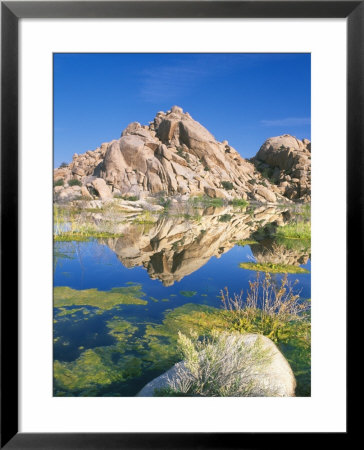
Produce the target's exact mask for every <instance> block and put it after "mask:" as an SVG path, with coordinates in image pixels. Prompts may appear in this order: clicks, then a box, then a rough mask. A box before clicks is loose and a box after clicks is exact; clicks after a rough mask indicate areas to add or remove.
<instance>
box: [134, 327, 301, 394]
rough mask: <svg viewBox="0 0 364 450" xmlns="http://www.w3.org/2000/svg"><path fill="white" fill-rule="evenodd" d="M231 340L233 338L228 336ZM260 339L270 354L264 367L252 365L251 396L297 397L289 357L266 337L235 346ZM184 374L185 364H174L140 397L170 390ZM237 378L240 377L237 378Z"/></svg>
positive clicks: (245, 338) (250, 337) (242, 339)
mask: <svg viewBox="0 0 364 450" xmlns="http://www.w3.org/2000/svg"><path fill="white" fill-rule="evenodd" d="M229 337H230V336H229ZM257 340H259V341H258V342H259V344H260V345H261V347H262V350H263V351H265V352H267V357H266V361H265V364H263V365H262V363H261V362H260V364H259V365H258V361H257V363H256V366H254V365H253V366H251V367H250V368H249V370H250V376H248V377H247V375H245V377H246V378H248V380H247V382H249V384H250V385H251V387H250V392H249V397H294V396H295V389H296V379H295V377H294V374H293V372H292V369H291V366H290V365H289V363H288V361H287V360H286V358H285V357H284V356H283V355H282V353H281V352H280V351H279V350H278V348H277V346H276V345H275V344H274V343H273V342H272V341H271V340H270V339H268V338H267V337H265V336H262V335H258V334H248V333H245V334H242V335H240V336H239V339H238V342H235V343H234V344H235V345H240V346H241V345H242V343H243V344H244V345H252V344H254V343H255V342H256V341H257ZM181 371H187V373H188V369H187V368H186V367H185V365H184V362H183V361H182V362H179V363H177V364H175V365H174V366H173V367H172V368H171V369H170V370H168V371H167V372H165V373H164V374H162V375H160V376H159V377H157V378H155V379H154V380H152V381H150V382H149V383H148V384H147V385H145V386H144V387H143V389H142V390H141V391H140V392H139V393H138V394H137V397H153V396H154V393H155V392H154V391H155V389H163V388H168V387H169V386H170V383H171V382H172V383H173V381H174V380H176V379H177V378H178V377H179V373H180V372H181ZM236 376H237V378H238V376H239V374H237V375H236Z"/></svg>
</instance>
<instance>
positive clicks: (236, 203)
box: [229, 198, 248, 206]
mask: <svg viewBox="0 0 364 450" xmlns="http://www.w3.org/2000/svg"><path fill="white" fill-rule="evenodd" d="M229 203H230V205H233V206H247V205H248V202H247V201H246V200H244V199H243V198H234V199H233V200H231V202H229Z"/></svg>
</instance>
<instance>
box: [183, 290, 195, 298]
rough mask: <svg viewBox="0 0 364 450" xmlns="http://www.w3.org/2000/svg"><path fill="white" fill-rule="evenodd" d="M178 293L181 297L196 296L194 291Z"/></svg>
mask: <svg viewBox="0 0 364 450" xmlns="http://www.w3.org/2000/svg"><path fill="white" fill-rule="evenodd" d="M179 293H180V294H181V295H183V297H193V296H194V295H196V294H197V292H196V291H179Z"/></svg>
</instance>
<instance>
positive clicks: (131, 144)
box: [54, 106, 309, 203]
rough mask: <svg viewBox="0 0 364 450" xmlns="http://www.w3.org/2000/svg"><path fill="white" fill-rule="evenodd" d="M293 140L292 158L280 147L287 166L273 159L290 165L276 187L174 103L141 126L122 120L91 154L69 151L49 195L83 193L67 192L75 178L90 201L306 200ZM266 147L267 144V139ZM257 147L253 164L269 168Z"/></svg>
mask: <svg viewBox="0 0 364 450" xmlns="http://www.w3.org/2000/svg"><path fill="white" fill-rule="evenodd" d="M283 138H284V139H283V143H285V144H284V145H288V144H287V142H286V141H287V139H288V138H285V137H283ZM272 139H277V138H272ZM292 139H294V138H292ZM296 141H297V140H296ZM267 142H268V141H267ZM300 142H301V141H297V143H296V144H295V146H294V145H293V143H292V145H291V144H290V145H289V148H293V149H294V152H293V151H291V153H292V155H293V156H291V153H289V152H288V153H287V157H286V159H287V161H288V160H289V161H291V159H292V158H293V160H294V165H289V167H288V165H287V164H288V163H287V162H285V159H284V156H283V155H282V156H281V157H280V158H278V159H277V161H278V160H279V161H278V162H279V164H278V163H277V164H278V165H277V167H279V168H280V169H279V170H282V171H283V170H284V171H286V170H290V171H291V172H290V173H291V179H290V180H289V181H290V183H289V184H287V185H284V183H287V180H288V178H287V177H286V178H282V180H281V181H282V183H283V184H282V183H281V184H282V185H279V186H276V185H275V184H274V183H271V182H270V181H269V180H268V179H266V178H264V176H263V175H262V173H261V172H260V171H259V170H257V169H256V167H255V166H254V164H253V163H251V162H249V161H247V160H245V159H244V158H242V157H241V156H240V155H239V153H238V152H237V151H236V150H235V149H234V148H233V147H232V146H230V145H229V144H228V142H227V141H223V142H219V141H217V140H216V139H215V138H214V136H213V135H212V134H211V133H210V132H209V131H208V130H206V128H204V127H203V126H202V125H201V124H200V123H198V122H197V121H195V120H194V119H192V117H191V116H190V115H189V114H188V113H184V112H183V110H182V108H180V107H177V106H174V107H172V109H171V110H170V111H168V112H167V113H165V112H158V113H157V115H156V117H155V118H154V120H153V121H152V122H150V123H149V125H141V124H139V123H138V122H133V123H131V124H129V125H128V126H127V127H126V128H125V130H124V131H123V132H122V134H121V137H120V139H117V140H114V141H111V142H109V143H104V144H102V145H101V146H100V147H99V148H97V149H96V150H94V151H87V152H86V153H84V154H81V155H78V154H77V153H76V154H74V156H73V160H72V162H71V163H70V164H69V165H67V166H64V167H61V168H59V169H56V170H55V172H54V182H55V185H56V188H57V189H55V200H56V201H67V200H73V199H74V198H77V197H78V198H81V197H87V194H86V195H85V192H84V191H81V190H77V192H76V190H72V191H71V190H70V189H69V181H70V180H72V179H77V180H79V181H80V182H81V184H82V185H83V186H84V187H86V188H87V190H88V193H89V195H90V196H92V197H93V198H96V197H101V198H102V199H105V200H107V199H108V198H111V197H112V196H115V195H119V196H123V197H138V198H141V199H144V198H146V197H148V196H150V195H159V194H161V195H162V194H163V195H168V196H183V195H185V196H187V197H188V196H196V195H207V196H209V197H212V198H216V197H217V198H223V199H227V200H231V199H233V198H243V199H247V200H255V201H259V202H262V203H276V202H278V201H287V198H289V199H296V198H303V199H304V200H306V199H308V193H307V194H304V195H303V194H302V193H303V192H304V189H306V191H307V192H308V184H307V183H306V184H307V185H306V184H304V183H303V180H304V178H303V175H301V172H302V173H303V171H304V170H306V168H307V165H308V164H309V162H307V161H308V159H307V158H306V150H307V145H306V144H304V143H301V144H302V145H301V144H299V143H300ZM304 142H305V141H304ZM273 144H274V145H273ZM264 145H266V144H264ZM264 145H263V147H264ZM272 145H273V149H275V147H276V144H275V141H274V143H272ZM300 145H301V146H302V149H301V146H300ZM263 147H262V148H261V150H260V151H259V153H258V155H257V157H256V158H257V159H256V160H255V161H254V163H255V164H256V165H257V167H258V168H259V169H260V168H261V164H268V167H271V166H270V165H269V164H271V162H270V159H269V158H268V157H267V153H269V151H267V149H265V147H264V148H263ZM269 148H270V147H269ZM269 148H268V150H269ZM296 148H297V149H296ZM298 150H299V152H298ZM307 152H308V150H307ZM298 153H299V154H298ZM297 155H298V156H297ZM261 161H262V162H261ZM267 161H268V162H267ZM274 161H275V160H274ZM274 164H275V162H274ZM287 173H288V172H287ZM284 175H286V174H285V173H284ZM280 177H281V175H279V176H278V179H280ZM295 177H298V178H295ZM294 180H297V182H296V181H294ZM296 184H297V187H296ZM293 186H294V187H293ZM100 189H101V191H100ZM298 189H299V191H298ZM306 191H305V192H306ZM297 192H299V194H297Z"/></svg>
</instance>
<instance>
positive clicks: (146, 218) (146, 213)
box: [133, 210, 157, 225]
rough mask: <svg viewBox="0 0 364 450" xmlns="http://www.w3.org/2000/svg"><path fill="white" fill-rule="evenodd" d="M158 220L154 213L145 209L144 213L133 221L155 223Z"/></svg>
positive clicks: (142, 223) (147, 223)
mask: <svg viewBox="0 0 364 450" xmlns="http://www.w3.org/2000/svg"><path fill="white" fill-rule="evenodd" d="M156 221H157V219H156V218H155V217H153V215H152V213H151V212H150V211H148V210H146V211H143V213H142V214H140V215H139V216H138V217H137V218H136V219H134V221H133V222H134V223H136V224H140V225H154V223H155V222H156Z"/></svg>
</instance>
